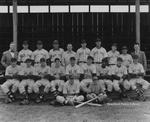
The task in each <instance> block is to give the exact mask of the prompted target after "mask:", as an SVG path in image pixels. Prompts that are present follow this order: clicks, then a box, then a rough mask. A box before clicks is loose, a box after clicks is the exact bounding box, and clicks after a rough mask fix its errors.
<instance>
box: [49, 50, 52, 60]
mask: <svg viewBox="0 0 150 122" xmlns="http://www.w3.org/2000/svg"><path fill="white" fill-rule="evenodd" d="M49 58H52V50H50V51H49Z"/></svg>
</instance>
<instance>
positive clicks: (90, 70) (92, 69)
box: [81, 56, 96, 94]
mask: <svg viewBox="0 0 150 122" xmlns="http://www.w3.org/2000/svg"><path fill="white" fill-rule="evenodd" d="M92 63H93V57H91V56H88V57H87V63H86V64H84V65H82V69H83V75H84V77H83V80H82V81H81V91H82V92H83V93H85V94H86V93H87V92H88V86H89V84H90V83H91V82H92V78H93V76H94V75H95V76H96V66H95V65H94V64H92Z"/></svg>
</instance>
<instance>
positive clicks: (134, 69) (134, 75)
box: [129, 55, 150, 101]
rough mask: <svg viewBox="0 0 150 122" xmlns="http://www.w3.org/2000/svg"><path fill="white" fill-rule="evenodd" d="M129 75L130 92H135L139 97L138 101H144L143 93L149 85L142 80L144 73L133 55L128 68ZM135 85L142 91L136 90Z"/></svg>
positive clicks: (136, 57)
mask: <svg viewBox="0 0 150 122" xmlns="http://www.w3.org/2000/svg"><path fill="white" fill-rule="evenodd" d="M129 74H130V77H131V79H130V85H131V88H132V90H136V92H137V93H138V95H139V96H140V100H143V101H144V100H145V97H144V95H143V93H144V91H145V90H147V89H148V88H149V86H150V83H149V82H147V81H146V80H144V79H143V76H144V75H145V71H144V68H143V66H142V64H140V63H138V56H137V55H133V63H132V64H131V65H130V66H129ZM137 84H139V85H142V89H141V90H140V91H139V90H138V89H137Z"/></svg>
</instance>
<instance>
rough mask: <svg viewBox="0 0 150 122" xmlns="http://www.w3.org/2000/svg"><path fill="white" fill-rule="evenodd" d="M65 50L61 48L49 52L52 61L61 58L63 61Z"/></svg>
mask: <svg viewBox="0 0 150 122" xmlns="http://www.w3.org/2000/svg"><path fill="white" fill-rule="evenodd" d="M63 53H64V50H63V49H62V48H59V49H58V50H54V49H51V50H50V51H49V56H50V58H51V61H52V62H54V61H55V58H59V59H60V61H62V56H63Z"/></svg>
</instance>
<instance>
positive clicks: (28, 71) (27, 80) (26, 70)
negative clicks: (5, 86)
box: [19, 59, 35, 105]
mask: <svg viewBox="0 0 150 122" xmlns="http://www.w3.org/2000/svg"><path fill="white" fill-rule="evenodd" d="M25 63H26V65H25V66H24V67H23V68H22V70H21V73H20V74H21V75H22V76H23V77H24V79H23V80H22V81H21V83H20V84H19V92H20V94H21V95H22V96H23V101H21V103H20V104H23V105H25V104H29V97H28V95H29V94H31V93H33V85H34V80H33V79H31V77H32V76H33V75H35V70H34V67H33V66H32V65H31V64H32V60H31V59H26V61H25ZM26 87H27V91H26Z"/></svg>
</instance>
